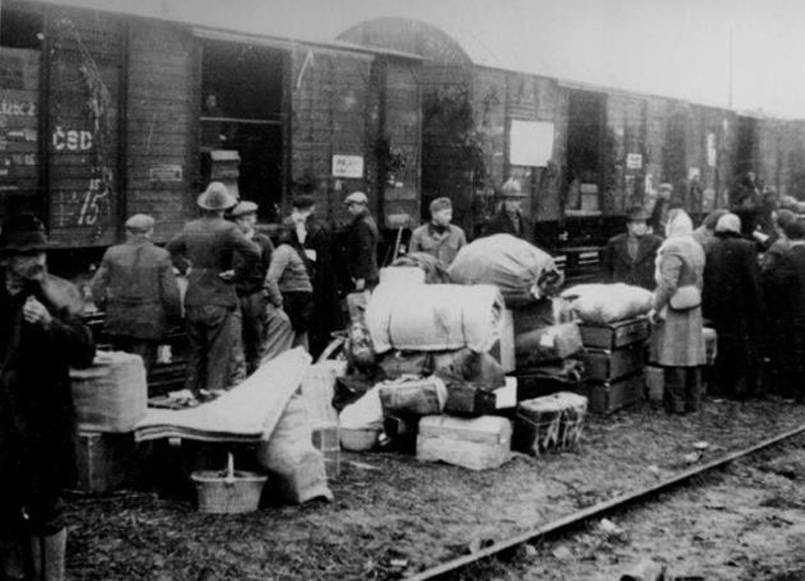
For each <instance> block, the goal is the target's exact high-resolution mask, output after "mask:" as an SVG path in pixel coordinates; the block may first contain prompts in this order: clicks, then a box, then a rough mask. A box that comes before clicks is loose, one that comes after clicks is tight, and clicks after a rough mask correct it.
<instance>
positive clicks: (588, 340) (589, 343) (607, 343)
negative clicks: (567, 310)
mask: <svg viewBox="0 0 805 581" xmlns="http://www.w3.org/2000/svg"><path fill="white" fill-rule="evenodd" d="M579 330H580V331H581V342H582V343H583V344H584V346H585V347H594V348H597V349H610V350H613V349H618V348H620V347H626V346H627V345H631V344H632V343H638V342H640V341H645V340H646V339H648V338H649V335H650V334H651V327H650V326H649V322H648V319H647V318H646V317H637V318H635V319H628V320H626V321H619V322H617V323H612V324H611V325H593V324H590V323H583V324H581V325H579Z"/></svg>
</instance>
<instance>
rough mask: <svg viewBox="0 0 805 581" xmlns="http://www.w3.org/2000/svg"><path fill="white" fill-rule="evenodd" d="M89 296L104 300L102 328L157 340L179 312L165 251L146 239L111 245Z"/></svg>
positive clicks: (112, 333)
mask: <svg viewBox="0 0 805 581" xmlns="http://www.w3.org/2000/svg"><path fill="white" fill-rule="evenodd" d="M92 296H93V297H94V298H95V300H96V301H98V302H100V303H102V304H103V303H105V309H106V323H105V325H104V331H106V333H108V334H110V335H118V336H125V337H133V338H135V339H146V340H153V341H157V340H160V339H162V338H163V337H164V336H165V334H166V333H167V332H168V321H169V319H170V318H172V317H178V316H179V315H180V314H181V300H180V298H179V286H178V284H177V283H176V276H175V275H174V274H173V264H172V263H171V259H170V254H169V253H168V251H167V250H164V249H163V248H160V247H158V246H156V245H155V244H153V243H152V242H150V241H147V240H141V241H134V240H132V241H129V242H126V243H125V244H119V245H117V246H112V247H110V248H109V249H108V250H107V251H106V253H105V254H104V256H103V260H102V261H101V265H100V267H99V268H98V271H97V272H96V273H95V276H94V277H93V279H92Z"/></svg>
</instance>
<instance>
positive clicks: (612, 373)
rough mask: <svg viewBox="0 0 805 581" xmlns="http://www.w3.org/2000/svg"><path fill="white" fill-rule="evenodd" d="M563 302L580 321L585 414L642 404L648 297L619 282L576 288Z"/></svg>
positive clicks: (573, 288) (648, 328) (647, 327)
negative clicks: (587, 411)
mask: <svg viewBox="0 0 805 581" xmlns="http://www.w3.org/2000/svg"><path fill="white" fill-rule="evenodd" d="M562 297H563V298H564V299H565V300H567V301H568V304H569V307H570V309H571V310H572V311H573V312H574V313H575V314H576V315H577V316H578V317H579V319H580V320H581V323H580V325H579V329H580V331H581V341H582V345H583V352H582V355H581V358H582V361H583V362H584V368H585V372H586V375H587V379H586V381H585V383H584V388H583V391H582V393H584V394H586V395H587V396H588V399H589V404H590V411H591V412H593V413H604V414H607V413H612V412H613V411H615V410H618V409H621V408H623V407H626V406H628V405H631V404H633V403H635V402H637V401H639V400H641V399H643V396H644V393H643V392H644V387H645V385H646V374H645V368H646V359H647V358H646V354H647V342H648V339H649V335H650V333H651V329H650V325H649V321H648V319H647V317H646V316H645V315H646V314H647V313H648V311H649V310H650V309H651V298H652V294H651V293H650V292H649V291H647V290H645V289H642V288H639V287H633V286H629V285H625V284H622V283H618V284H588V285H578V286H576V287H572V288H569V289H567V290H565V291H564V292H563V293H562Z"/></svg>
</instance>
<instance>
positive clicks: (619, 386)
mask: <svg viewBox="0 0 805 581" xmlns="http://www.w3.org/2000/svg"><path fill="white" fill-rule="evenodd" d="M644 385H645V376H644V375H643V372H642V371H641V372H639V373H635V374H634V375H630V376H628V377H624V378H621V379H619V380H617V381H611V382H605V383H595V382H589V381H588V382H585V384H584V385H583V387H582V389H581V390H580V392H579V393H581V394H582V395H585V396H587V399H588V401H589V406H588V408H587V409H588V410H589V411H590V413H594V414H611V413H612V412H614V411H617V410H619V409H622V408H625V407H627V406H630V405H632V404H635V403H637V402H638V401H641V400H642V399H643V389H644Z"/></svg>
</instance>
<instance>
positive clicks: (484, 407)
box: [444, 382, 497, 416]
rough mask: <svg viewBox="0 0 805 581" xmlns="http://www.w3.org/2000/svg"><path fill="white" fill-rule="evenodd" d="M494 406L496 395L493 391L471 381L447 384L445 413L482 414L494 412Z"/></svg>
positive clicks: (495, 404) (495, 405)
mask: <svg viewBox="0 0 805 581" xmlns="http://www.w3.org/2000/svg"><path fill="white" fill-rule="evenodd" d="M496 407H497V396H496V395H495V392H494V391H491V390H489V389H485V388H484V387H483V386H479V385H475V384H472V383H463V382H450V383H448V384H447V403H446V404H445V406H444V411H445V413H448V414H454V415H457V416H482V415H485V414H494V413H495V409H496Z"/></svg>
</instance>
